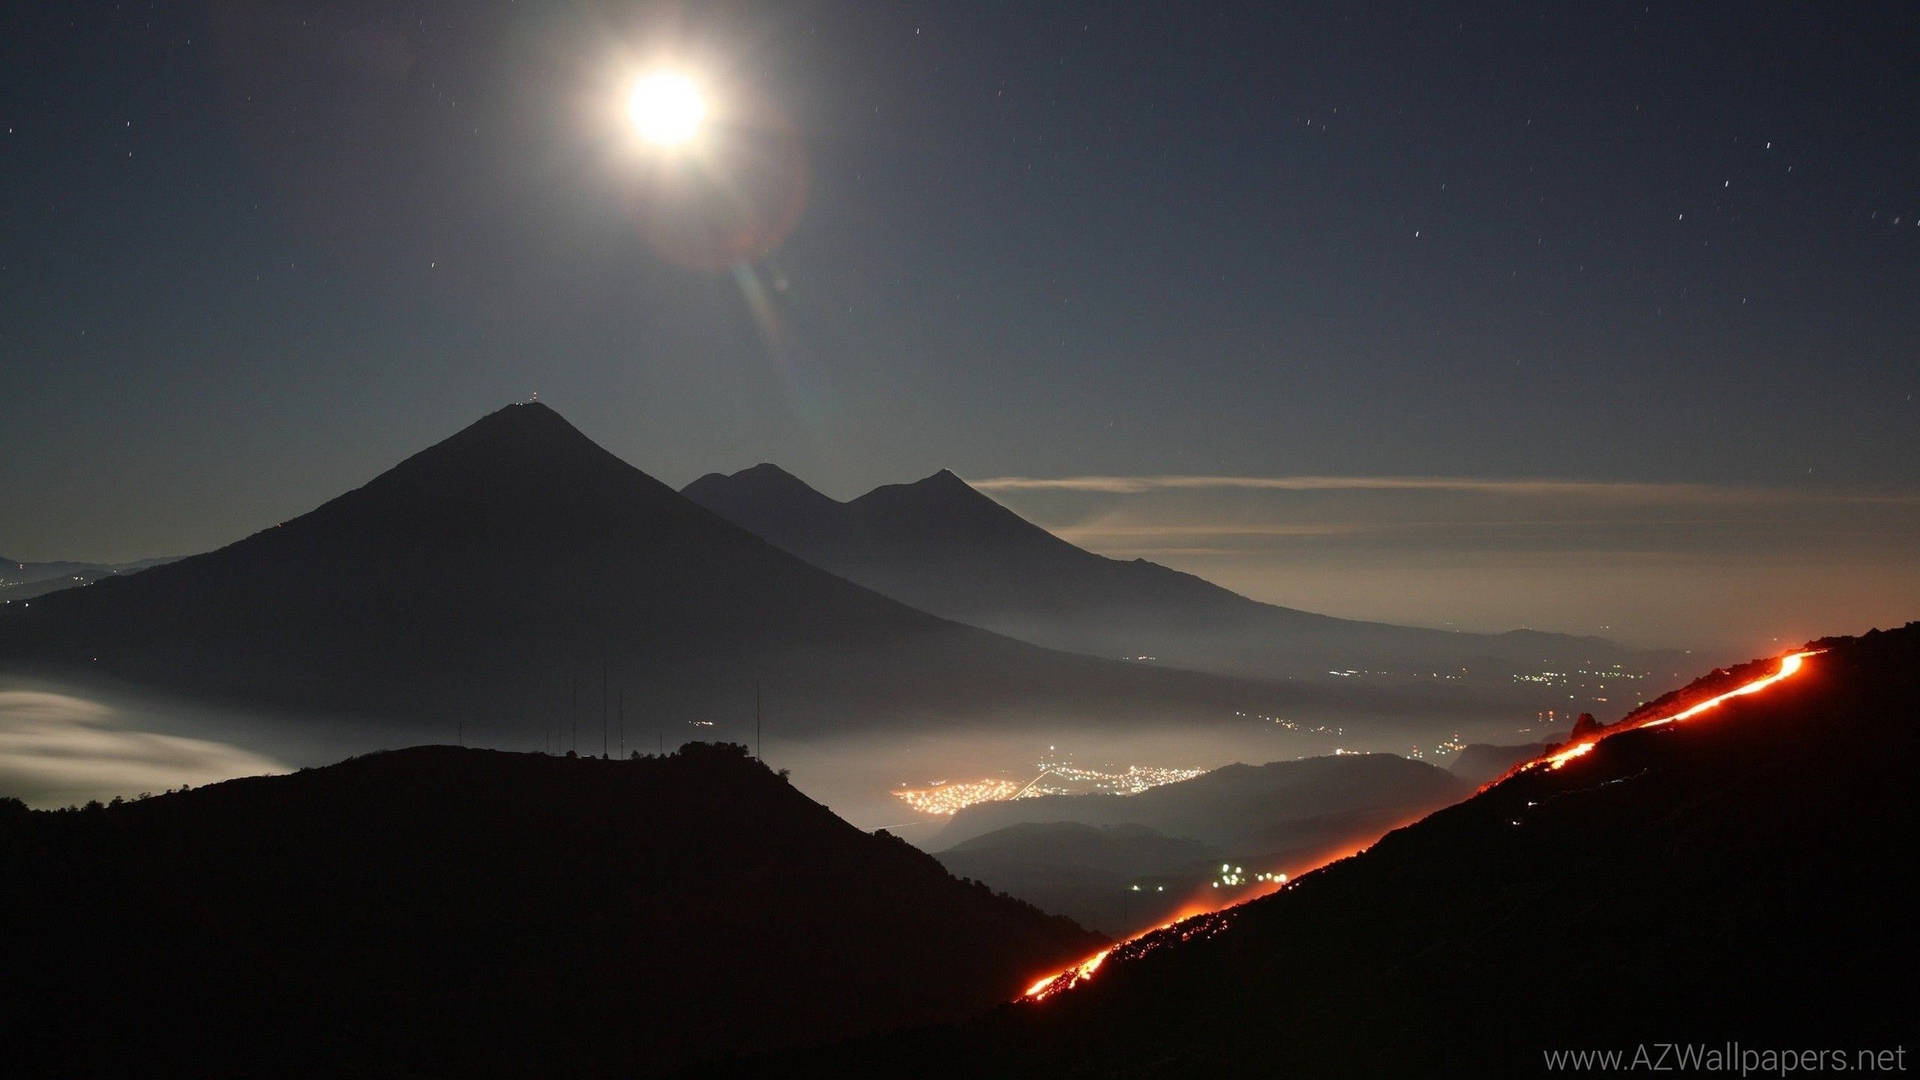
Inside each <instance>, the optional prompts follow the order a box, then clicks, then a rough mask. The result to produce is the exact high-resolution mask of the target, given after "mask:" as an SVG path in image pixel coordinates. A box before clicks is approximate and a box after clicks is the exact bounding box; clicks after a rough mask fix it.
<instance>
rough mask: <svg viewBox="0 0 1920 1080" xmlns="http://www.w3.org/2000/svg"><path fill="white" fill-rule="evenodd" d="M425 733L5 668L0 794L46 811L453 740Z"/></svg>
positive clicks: (0, 682)
mask: <svg viewBox="0 0 1920 1080" xmlns="http://www.w3.org/2000/svg"><path fill="white" fill-rule="evenodd" d="M429 734H430V733H428V732H425V731H417V730H416V731H409V730H407V729H404V728H398V727H395V726H393V725H390V724H374V723H370V722H366V721H356V720H352V719H346V718H339V717H331V718H328V717H296V716H284V715H273V714H266V713H259V712H242V711H238V710H230V709H222V708H218V707H214V706H209V705H205V704H200V703H196V702H192V701H188V700H185V699H181V698H176V697H171V696H166V695H159V694H152V693H146V692H142V691H137V690H133V689H130V688H128V687H125V686H123V685H120V684H117V683H111V682H106V681H102V682H99V683H82V682H76V681H72V680H49V679H41V678H34V677H29V676H18V675H10V676H0V796H12V797H15V798H18V799H20V800H21V801H23V802H25V803H26V804H27V805H29V806H32V807H36V808H41V809H48V808H56V807H61V806H71V805H76V804H82V803H85V802H87V801H89V800H92V799H98V800H101V801H102V802H105V801H109V800H111V799H113V798H114V797H116V796H120V797H125V798H132V797H135V796H138V795H140V794H143V793H154V792H161V791H166V790H168V789H169V788H177V787H180V786H181V785H183V784H184V785H191V786H194V787H198V786H201V785H203V784H211V783H217V782H219V781H221V780H231V779H234V778H235V777H241V776H260V775H264V774H270V773H283V772H291V771H292V770H294V769H296V768H300V767H303V766H309V765H325V764H330V763H332V762H335V761H338V760H340V759H342V758H346V757H351V756H353V755H355V754H362V753H366V752H368V751H372V750H381V749H394V748H398V747H401V746H407V745H412V744H415V743H420V742H427V741H438V742H447V741H449V740H448V739H446V738H439V739H430V738H428V737H427V736H428V735H429Z"/></svg>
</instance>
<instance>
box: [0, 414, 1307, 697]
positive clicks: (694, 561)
mask: <svg viewBox="0 0 1920 1080" xmlns="http://www.w3.org/2000/svg"><path fill="white" fill-rule="evenodd" d="M0 660H11V661H12V662H14V664H15V665H16V666H18V665H20V664H23V663H24V664H32V665H38V666H41V667H51V668H54V669H57V670H59V669H64V670H85V671H88V672H99V673H103V674H108V675H111V676H114V677H117V678H119V679H122V680H125V681H130V682H132V683H134V684H137V685H148V686H158V687H164V688H167V689H170V690H177V691H185V692H189V693H193V694H196V695H206V696H212V697H214V698H217V699H221V700H229V701H234V702H240V703H251V704H263V705H272V706H282V707H289V708H298V709H325V710H346V711H349V712H352V713H355V714H360V715H365V716H371V717H401V718H414V719H421V720H433V721H436V722H442V721H444V720H445V719H447V718H448V717H450V716H452V715H455V714H459V715H462V716H469V717H471V718H473V719H474V720H475V721H477V722H480V723H482V724H485V725H506V726H509V727H511V726H513V725H516V724H534V723H538V722H545V720H550V719H551V718H552V717H553V716H554V715H556V714H558V713H566V714H568V715H573V716H575V717H576V718H577V716H578V714H579V710H578V709H577V708H575V707H574V703H575V702H577V701H578V700H579V699H580V698H581V697H582V696H583V695H584V696H586V697H588V698H590V699H591V700H592V701H593V703H594V712H595V715H596V716H597V714H598V702H599V690H600V688H601V686H602V685H606V684H611V685H613V686H616V687H618V688H619V689H620V690H621V691H622V693H623V694H624V696H625V698H626V700H627V702H628V703H629V704H630V705H631V706H632V707H633V708H635V709H636V710H638V713H639V714H640V715H645V716H650V717H653V718H654V719H655V720H660V719H666V720H674V719H681V718H685V719H699V718H703V717H707V716H710V715H713V714H715V713H716V712H721V711H730V712H731V713H732V714H743V713H744V714H747V715H750V714H751V713H750V710H751V708H752V704H751V703H752V700H753V694H754V683H755V682H756V681H757V682H760V683H762V684H763V686H764V687H765V689H766V692H767V694H768V697H769V698H770V700H772V701H773V702H775V703H777V706H778V708H779V709H780V715H781V723H782V724H783V725H785V728H784V730H786V731H787V732H789V733H798V732H802V731H805V730H807V729H810V728H818V727H823V726H834V727H849V726H858V725H860V724H863V723H898V722H909V721H918V720H925V719H929V718H953V717H959V716H978V715H988V714H997V713H999V712H1001V711H1004V710H1011V709H1018V710H1022V711H1033V710H1044V709H1049V708H1052V709H1055V710H1059V709H1068V710H1073V711H1075V712H1077V713H1078V714H1080V715H1085V716H1100V717H1103V718H1106V719H1112V718H1114V717H1123V716H1127V715H1151V714H1154V713H1156V712H1158V711H1161V710H1166V709H1172V708H1180V709H1185V710H1192V709H1194V708H1196V707H1200V708H1207V709H1227V708H1238V707H1241V706H1242V705H1244V704H1246V703H1247V702H1249V701H1251V700H1254V699H1255V698H1256V697H1257V696H1258V695H1257V693H1256V691H1255V690H1254V689H1253V688H1251V687H1250V686H1248V685H1247V684H1241V683H1234V682H1229V681H1225V680H1216V679H1210V678H1207V677H1204V676H1198V675H1186V674H1183V673H1175V672H1154V671H1147V670H1142V669H1139V668H1137V667H1131V666H1127V665H1122V664H1118V663H1109V662H1105V661H1099V660H1094V659H1090V658H1086V657H1078V656H1070V655H1065V654H1061V653H1056V652H1051V651H1048V650H1045V649H1041V648H1036V647H1033V646H1030V645H1026V644H1023V643H1020V642H1016V641H1012V640H1009V639H1006V638H1002V637H998V636H996V635H994V634H991V633H987V632H984V631H981V630H978V629H974V628H971V627H966V626H961V625H958V624H955V623H952V622H947V621H945V620H942V619H939V618H936V617H933V616H930V615H927V614H924V613H922V612H919V611H916V610H913V609H910V608H908V607H906V606H903V605H902V604H900V603H898V602H896V601H893V600H890V599H887V598H885V597H882V596H880V595H878V594H876V593H874V592H871V591H869V590H867V589H865V588H862V587H859V586H856V585H853V584H850V583H848V582H846V581H844V580H842V579H840V578H837V577H835V576H833V575H832V574H829V573H827V572H825V571H823V570H820V569H818V568H816V567H814V566H811V565H809V564H807V563H805V562H803V561H802V560H800V559H798V558H795V557H794V556H792V555H790V554H788V553H786V552H784V551H781V550H780V549H778V548H775V547H773V546H772V545H770V544H768V543H767V542H765V541H763V540H761V539H760V538H759V537H757V536H754V535H752V534H751V533H749V532H747V531H746V530H744V529H741V528H739V527H738V526H735V525H733V524H731V523H729V522H727V521H725V520H723V519H722V518H720V517H718V516H716V515H714V514H712V513H710V512H708V511H707V510H705V509H703V508H701V507H700V506H697V505H695V504H694V503H693V502H691V501H689V500H688V499H686V498H684V497H682V496H681V495H679V494H677V493H676V492H674V491H673V490H672V489H671V488H669V487H667V486H666V485H664V484H662V483H660V482H659V481H657V480H654V479H653V478H652V477H650V476H647V475H646V474H645V473H642V472H641V471H639V470H638V469H635V468H633V467H632V466H630V465H628V464H626V463H625V462H623V461H621V460H620V459H618V458H616V457H615V456H614V455H612V454H610V453H608V452H607V451H606V450H604V449H602V448H601V447H600V446H598V445H596V444H595V443H594V442H593V441H592V440H590V439H588V438H587V437H586V436H585V435H583V434H581V433H580V432H579V431H578V430H577V429H575V428H574V427H573V426H572V425H571V424H569V423H568V422H567V421H566V420H564V419H563V418H562V417H561V416H560V415H559V414H558V413H556V412H554V411H553V410H552V409H550V408H548V407H546V406H544V405H540V404H519V405H511V406H508V407H506V408H504V409H501V410H499V411H498V412H495V413H493V414H491V415H488V416H486V417H484V418H482V419H481V420H479V421H478V422H476V423H474V424H472V425H471V426H469V427H467V428H466V429H464V430H462V431H460V432H459V433H457V434H455V435H453V436H452V437H451V438H448V439H446V440H445V441H443V442H441V443H439V444H437V445H435V446H432V447H429V448H428V449H426V450H423V451H421V452H420V453H418V454H415V455H414V456H413V457H410V458H408V459H407V460H405V461H403V462H401V463H400V464H399V465H397V466H395V467H394V468H392V469H390V470H388V471H387V472H385V473H383V474H381V475H380V476H379V477H377V478H375V479H374V480H373V481H372V482H370V483H368V484H366V485H365V486H363V487H361V488H358V489H356V490H354V491H351V492H348V493H346V494H344V495H341V496H339V497H338V498H335V499H333V500H332V501H330V502H327V503H326V504H324V505H322V506H320V507H319V508H317V509H315V510H313V511H312V512H310V513H308V514H305V515H303V516H301V517H298V518H295V519H293V520H291V521H288V522H285V523H284V524H281V525H279V526H276V527H274V528H270V529H267V530H264V531H262V532H259V533H256V534H255V535H253V536H250V537H248V538H246V539H244V540H242V541H239V542H238V543H235V544H232V545H230V546H228V547H225V548H222V549H220V550H218V551H214V552H211V553H208V554H204V555H199V556H195V557H192V558H188V559H184V560H182V561H180V562H176V563H172V564H169V565H166V566H162V567H158V568H155V569H152V570H148V571H145V572H142V573H139V574H135V575H130V576H126V577H116V578H113V579H110V580H105V581H101V582H99V583H97V584H95V585H92V586H89V587H87V588H83V589H72V590H68V591H65V592H62V593H57V594H53V595H49V596H46V597H42V598H39V599H38V600H36V601H35V602H34V603H33V604H32V605H31V606H30V607H29V606H25V605H21V604H13V605H7V606H6V607H4V608H0ZM603 680H604V682H603ZM1268 700H1271V699H1270V698H1268ZM1056 715H1058V713H1057V712H1056ZM536 718H545V720H537V719H536Z"/></svg>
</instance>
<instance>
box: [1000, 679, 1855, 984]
mask: <svg viewBox="0 0 1920 1080" xmlns="http://www.w3.org/2000/svg"><path fill="white" fill-rule="evenodd" d="M1825 651H1826V650H1824V649H1809V650H1806V651H1804V652H1797V653H1789V654H1788V655H1786V656H1783V657H1781V658H1780V667H1779V668H1778V669H1776V670H1775V671H1774V672H1773V674H1771V675H1763V676H1761V677H1760V678H1758V679H1755V680H1753V681H1752V682H1748V683H1743V684H1741V685H1740V686H1737V687H1735V688H1733V689H1732V690H1729V691H1727V692H1726V693H1724V694H1720V695H1718V696H1715V697H1711V698H1708V699H1707V700H1705V701H1701V702H1698V703H1696V704H1694V705H1690V706H1688V707H1687V708H1685V709H1682V710H1680V711H1679V712H1677V713H1671V714H1669V715H1667V716H1660V717H1655V718H1654V719H1651V720H1643V721H1640V722H1639V723H1636V724H1633V725H1631V726H1629V725H1626V724H1618V725H1615V726H1613V727H1610V728H1605V729H1602V730H1601V731H1600V732H1599V733H1597V734H1594V735H1591V736H1589V737H1587V738H1584V739H1582V740H1580V741H1579V742H1577V743H1570V744H1568V745H1566V746H1563V747H1561V748H1560V749H1558V750H1555V751H1554V752H1553V753H1551V754H1547V755H1544V756H1542V757H1537V758H1534V759H1533V760H1532V761H1528V762H1523V763H1522V764H1520V765H1516V766H1515V767H1514V768H1513V769H1511V770H1510V771H1508V772H1507V774H1506V775H1505V776H1502V777H1501V778H1500V779H1499V780H1495V781H1494V782H1493V783H1491V784H1488V785H1487V786H1486V787H1483V788H1481V789H1480V791H1486V790H1487V788H1491V787H1494V786H1496V785H1498V784H1499V783H1501V782H1502V781H1504V780H1506V779H1507V777H1509V776H1513V775H1515V774H1516V773H1522V772H1526V771H1528V770H1529V769H1537V768H1540V767H1542V766H1545V767H1546V768H1549V769H1558V768H1560V767H1561V766H1563V765H1565V764H1566V763H1567V762H1569V761H1572V760H1573V759H1574V758H1577V757H1582V756H1584V755H1586V754H1589V753H1592V752H1593V748H1594V747H1595V746H1597V745H1599V743H1600V740H1602V739H1605V738H1607V737H1609V736H1612V735H1618V734H1620V733H1621V732H1624V731H1639V730H1640V729H1641V728H1650V727H1659V726H1661V725H1663V724H1672V723H1677V722H1679V721H1681V720H1686V719H1689V718H1691V717H1694V716H1698V715H1700V714H1701V713H1703V712H1706V711H1707V710H1709V709H1712V708H1714V707H1715V706H1717V705H1719V704H1720V703H1721V702H1723V701H1726V700H1728V699H1729V698H1737V697H1743V696H1745V695H1747V694H1757V693H1759V692H1760V691H1762V690H1765V689H1766V688H1767V687H1769V686H1772V685H1773V684H1774V683H1777V682H1779V681H1781V680H1782V679H1788V678H1791V677H1792V676H1793V674H1794V673H1795V672H1797V671H1799V670H1800V668H1801V665H1803V664H1804V663H1805V662H1806V659H1807V657H1809V656H1817V655H1819V654H1820V653H1822V652H1825ZM1476 794H1477V792H1476ZM1403 824H1411V822H1405V823H1403ZM1399 827H1400V826H1395V828H1399ZM1387 831H1388V832H1392V831H1393V830H1392V829H1389V830H1387ZM1382 835H1385V834H1382ZM1366 846H1370V845H1363V846H1362V847H1360V848H1356V849H1351V850H1346V851H1342V852H1340V853H1338V854H1334V855H1329V856H1328V857H1326V858H1323V859H1319V860H1317V861H1315V862H1314V863H1313V864H1312V865H1311V866H1306V867H1302V868H1301V869H1300V870H1299V871H1297V872H1296V873H1294V874H1293V875H1292V880H1291V881H1289V882H1287V883H1286V884H1292V883H1293V882H1297V881H1298V880H1300V878H1301V877H1302V876H1304V875H1305V874H1308V873H1311V872H1312V871H1314V870H1318V869H1320V868H1321V867H1323V866H1326V865H1327V864H1329V863H1333V862H1338V861H1339V860H1341V859H1344V858H1346V857H1347V856H1349V855H1356V854H1358V853H1359V852H1360V851H1363V850H1365V848H1366ZM1285 887H1286V885H1285V884H1281V883H1278V882H1275V883H1272V884H1271V885H1270V886H1266V887H1263V888H1261V889H1258V890H1256V891H1255V892H1253V893H1252V894H1251V895H1249V894H1245V893H1243V894H1241V895H1239V896H1236V897H1235V898H1234V901H1233V903H1232V904H1217V905H1212V906H1209V905H1207V904H1206V903H1204V902H1195V903H1193V904H1189V905H1187V907H1185V908H1182V909H1181V910H1180V911H1179V913H1178V914H1176V915H1175V916H1174V917H1173V918H1172V919H1169V920H1168V921H1166V922H1164V923H1161V924H1160V925H1158V926H1154V927H1150V928H1148V929H1146V930H1142V931H1140V932H1139V933H1137V934H1135V935H1133V936H1132V937H1130V938H1127V939H1126V940H1124V941H1121V942H1119V943H1117V944H1114V945H1110V946H1108V947H1107V948H1104V949H1102V950H1100V951H1099V952H1097V953H1094V954H1093V955H1092V956H1089V957H1087V958H1086V959H1085V960H1082V961H1080V962H1079V963H1077V964H1074V965H1072V966H1070V967H1066V968H1062V969H1061V970H1059V971H1056V972H1054V973H1053V974H1051V975H1045V976H1042V977H1041V978H1039V979H1036V980H1034V982H1033V985H1031V986H1029V987H1027V989H1026V991H1025V992H1024V993H1022V994H1021V995H1020V997H1021V1000H1023V1001H1044V1000H1046V999H1047V998H1050V997H1052V996H1054V995H1055V994H1058V993H1061V992H1062V991H1065V990H1071V989H1073V988H1074V987H1076V986H1079V985H1080V984H1081V983H1084V982H1086V981H1088V980H1089V979H1092V978H1093V976H1094V973H1095V972H1097V971H1099V970H1100V965H1101V964H1103V963H1105V962H1106V959H1107V957H1109V956H1112V955H1113V954H1114V952H1115V951H1116V950H1119V949H1123V948H1125V947H1126V946H1129V945H1132V944H1133V943H1134V942H1136V941H1139V940H1140V939H1142V938H1144V937H1147V936H1149V935H1151V934H1157V933H1159V932H1160V931H1162V930H1168V929H1171V928H1173V927H1174V926H1176V925H1178V924H1180V923H1182V922H1185V921H1187V920H1188V919H1194V918H1199V917H1200V916H1203V915H1211V914H1213V913H1214V912H1217V911H1221V910H1223V909H1225V908H1229V907H1233V906H1236V905H1238V904H1243V903H1245V902H1247V901H1249V900H1255V899H1258V898H1259V897H1261V896H1265V895H1267V894H1269V893H1272V892H1277V891H1279V890H1280V889H1282V888H1285Z"/></svg>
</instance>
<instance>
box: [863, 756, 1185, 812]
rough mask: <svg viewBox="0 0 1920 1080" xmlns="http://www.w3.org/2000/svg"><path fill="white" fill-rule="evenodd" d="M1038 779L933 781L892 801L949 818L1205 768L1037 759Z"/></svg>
mask: <svg viewBox="0 0 1920 1080" xmlns="http://www.w3.org/2000/svg"><path fill="white" fill-rule="evenodd" d="M1037 767H1038V768H1039V770H1040V775H1038V776H1036V777H1034V778H1033V779H1032V780H1029V781H1027V782H1026V783H1024V784H1023V783H1021V782H1019V781H1017V780H998V779H992V778H988V779H983V780H958V781H946V780H936V781H934V782H933V783H932V784H929V785H928V786H926V787H924V788H901V789H898V790H896V791H895V792H894V793H893V796H894V798H896V799H899V800H900V801H902V802H904V803H906V804H907V805H908V806H910V807H912V808H913V809H914V810H916V811H918V812H920V813H922V814H940V815H952V814H956V813H959V812H960V811H962V810H964V809H966V808H967V807H969V806H972V805H974V804H975V803H983V802H1005V801H1007V800H1009V799H1037V798H1039V797H1041V796H1042V795H1087V794H1092V793H1094V792H1100V793H1104V794H1108V795H1138V794H1139V793H1141V792H1143V791H1145V790H1147V789H1148V788H1156V787H1159V786H1160V785H1162V784H1174V783H1178V782H1180V781H1182V780H1191V779H1193V778H1194V777H1196V776H1199V775H1200V774H1201V773H1204V772H1206V771H1207V770H1205V769H1196V768H1172V767H1164V766H1158V765H1129V766H1127V767H1126V768H1125V769H1124V770H1123V771H1121V772H1108V771H1105V770H1101V769H1083V768H1078V767H1076V766H1073V765H1070V764H1068V763H1066V762H1064V761H1042V762H1040V763H1039V765H1038V766H1037Z"/></svg>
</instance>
